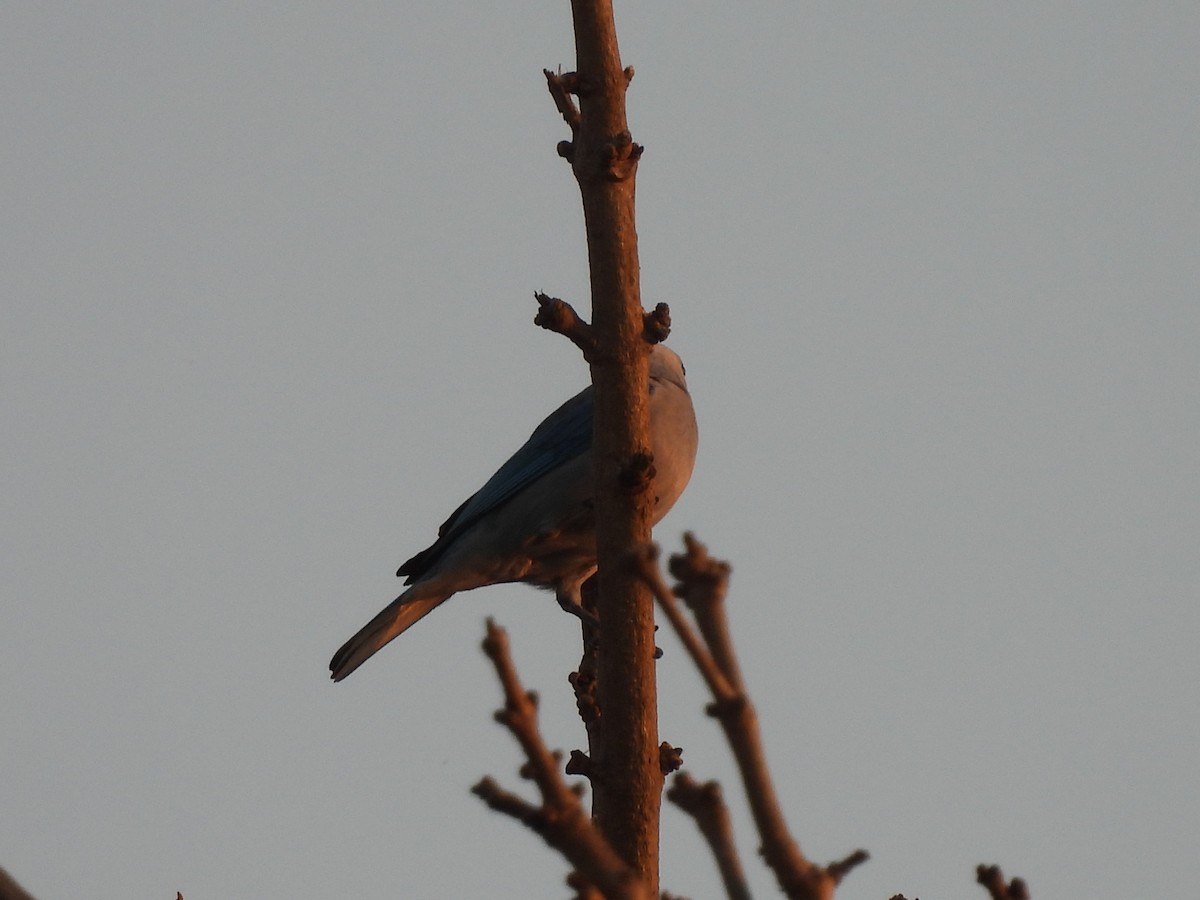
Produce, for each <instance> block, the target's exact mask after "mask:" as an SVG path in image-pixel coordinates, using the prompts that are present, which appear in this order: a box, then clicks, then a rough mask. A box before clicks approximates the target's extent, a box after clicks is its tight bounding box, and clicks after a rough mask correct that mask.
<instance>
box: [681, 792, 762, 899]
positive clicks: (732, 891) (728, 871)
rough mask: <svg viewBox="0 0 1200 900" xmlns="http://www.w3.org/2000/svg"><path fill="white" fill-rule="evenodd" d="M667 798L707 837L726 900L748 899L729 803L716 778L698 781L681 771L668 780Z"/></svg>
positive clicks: (748, 890) (744, 874)
mask: <svg viewBox="0 0 1200 900" xmlns="http://www.w3.org/2000/svg"><path fill="white" fill-rule="evenodd" d="M667 799H668V800H669V801H670V802H672V803H674V804H675V805H676V806H678V807H679V808H680V809H682V810H683V811H684V812H685V813H687V814H688V815H689V816H691V817H692V820H693V821H694V822H695V823H696V827H697V828H699V829H700V833H701V834H702V835H704V839H705V840H706V841H708V846H709V849H710V850H712V855H713V858H714V859H715V860H716V862H717V869H718V870H719V871H720V873H721V881H722V882H724V884H725V895H726V896H727V897H729V900H750V886H749V884H747V882H746V873H745V871H744V870H743V869H742V861H741V859H740V858H739V856H738V852H737V846H736V845H735V844H734V840H733V824H732V823H731V822H730V819H729V807H727V806H726V805H725V800H724V798H722V796H721V786H720V785H719V784H717V782H715V781H706V782H705V783H704V784H698V783H697V782H696V781H695V779H693V778H692V777H691V776H690V775H688V774H687V773H686V772H681V773H679V774H678V775H676V776H675V777H674V778H673V779H672V780H671V787H670V788H668V789H667Z"/></svg>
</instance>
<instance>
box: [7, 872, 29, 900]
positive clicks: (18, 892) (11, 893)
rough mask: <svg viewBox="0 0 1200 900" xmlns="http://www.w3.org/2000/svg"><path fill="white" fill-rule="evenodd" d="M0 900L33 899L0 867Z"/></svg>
mask: <svg viewBox="0 0 1200 900" xmlns="http://www.w3.org/2000/svg"><path fill="white" fill-rule="evenodd" d="M0 900H33V897H32V896H31V895H30V894H29V893H28V892H27V891H26V890H25V888H23V887H21V885H19V884H18V883H17V879H15V878H13V877H12V876H11V875H9V874H8V872H6V871H5V870H4V869H3V868H2V867H0Z"/></svg>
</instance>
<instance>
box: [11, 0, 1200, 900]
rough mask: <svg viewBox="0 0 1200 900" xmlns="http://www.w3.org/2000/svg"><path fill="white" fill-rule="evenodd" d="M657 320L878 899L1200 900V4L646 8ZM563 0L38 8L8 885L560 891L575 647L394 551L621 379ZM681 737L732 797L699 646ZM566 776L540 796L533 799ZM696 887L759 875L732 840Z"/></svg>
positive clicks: (835, 854) (761, 620)
mask: <svg viewBox="0 0 1200 900" xmlns="http://www.w3.org/2000/svg"><path fill="white" fill-rule="evenodd" d="M617 13H618V27H619V30H620V35H621V41H622V51H623V56H624V60H625V62H626V63H628V64H632V65H634V66H635V67H636V69H637V77H636V78H635V80H634V82H633V86H632V90H631V93H630V118H631V126H632V129H633V133H634V137H635V139H636V140H638V141H639V142H641V143H643V144H645V145H646V147H647V150H646V155H645V157H644V161H643V163H642V165H641V168H640V172H639V180H638V189H639V190H638V200H639V204H638V206H639V208H638V212H639V233H640V238H641V258H642V265H643V294H644V298H645V300H646V302H647V303H648V304H653V303H656V302H659V301H667V302H669V303H670V304H671V307H672V313H673V317H674V321H675V325H676V330H675V333H674V334H673V336H672V339H671V344H672V346H673V347H675V348H676V350H678V351H679V352H680V354H681V355H682V356H683V357H684V359H685V361H686V362H687V365H688V374H689V381H690V384H691V387H692V393H693V396H694V398H695V401H696V406H697V410H698V414H699V416H700V419H701V450H700V459H699V462H698V464H697V469H696V473H695V476H694V478H693V481H692V485H691V488H690V489H689V492H688V494H687V495H686V496H685V497H684V499H683V501H682V502H681V503H680V504H679V506H678V507H676V510H675V511H674V512H673V513H672V514H671V516H670V517H669V518H668V519H667V520H666V521H665V522H664V523H663V524H662V525H661V526H660V528H659V529H658V537H659V539H660V540H661V541H663V542H664V543H665V544H666V545H667V547H668V548H671V549H673V548H674V547H676V546H677V544H678V535H679V533H680V532H681V531H683V530H684V529H693V530H695V531H696V532H697V533H698V534H699V536H700V537H701V538H702V539H703V540H705V541H707V542H708V543H709V545H710V547H711V549H712V551H713V553H715V554H716V555H718V556H721V557H724V558H727V559H729V560H730V561H731V562H732V563H733V565H734V581H733V588H732V593H731V597H730V602H731V614H732V617H733V620H734V625H735V628H736V634H737V639H738V641H739V645H740V648H741V651H742V654H743V658H744V666H745V670H746V677H747V679H748V682H749V685H750V687H751V689H752V691H753V694H754V698H755V700H756V702H757V703H758V705H759V708H760V713H761V716H762V720H763V726H764V730H765V733H766V738H767V740H768V749H769V753H770V757H771V760H772V762H773V763H774V771H775V775H776V778H777V779H778V782H779V788H780V792H781V795H782V801H783V804H784V806H785V808H786V810H787V812H788V815H789V818H790V821H791V823H792V825H793V828H794V831H795V834H796V836H797V838H798V839H799V840H800V842H801V844H802V846H803V847H804V849H805V850H806V851H807V852H808V853H809V854H810V855H811V856H812V857H813V858H814V859H816V860H818V861H822V862H824V861H828V860H831V859H834V858H840V857H841V856H843V855H844V854H846V853H847V852H849V851H851V850H853V849H854V848H856V847H860V846H863V847H866V848H868V849H869V850H870V851H871V853H872V857H873V858H872V861H871V862H870V863H869V864H868V865H867V866H865V867H863V868H861V869H859V870H858V871H856V872H855V873H854V874H853V875H852V877H851V878H850V880H849V881H848V882H847V883H846V885H845V886H844V888H843V890H842V891H841V893H840V894H839V896H840V897H845V898H880V897H886V896H890V895H891V894H892V893H895V892H904V893H905V894H906V895H907V896H909V897H920V898H921V900H941V898H947V900H948V898H961V897H970V896H973V895H974V896H982V892H981V891H980V890H979V889H978V888H975V887H973V886H972V885H971V879H972V874H973V867H974V865H975V864H976V863H978V862H999V863H1001V864H1002V865H1003V866H1004V868H1005V870H1006V872H1009V873H1011V874H1019V875H1022V876H1024V877H1025V878H1027V879H1028V881H1029V882H1030V884H1031V886H1032V889H1033V891H1034V894H1035V897H1040V898H1050V897H1057V898H1070V897H1081V898H1082V897H1088V898H1092V897H1112V898H1126V897H1133V896H1142V897H1161V898H1172V897H1181V898H1182V897H1191V896H1194V892H1195V871H1194V870H1195V852H1196V851H1195V847H1196V841H1197V838H1200V777H1198V776H1197V763H1198V762H1200V759H1198V753H1197V748H1198V747H1200V690H1198V685H1200V654H1198V653H1197V652H1196V646H1197V642H1198V640H1200V610H1198V608H1197V587H1198V582H1200V578H1198V575H1200V563H1198V562H1197V559H1198V556H1200V555H1198V554H1197V549H1196V545H1197V538H1198V537H1200V513H1198V509H1200V506H1198V501H1200V496H1198V494H1200V491H1198V478H1197V462H1198V460H1197V455H1198V454H1197V450H1196V447H1197V446H1198V444H1200V415H1198V404H1197V393H1198V390H1200V377H1198V376H1200V354H1198V351H1197V346H1198V344H1197V341H1198V338H1200V328H1198V324H1200V322H1198V320H1200V307H1198V305H1197V300H1198V297H1197V293H1198V291H1197V285H1198V284H1200V272H1198V271H1197V270H1198V268H1200V266H1198V265H1197V247H1198V246H1200V194H1198V191H1197V188H1198V181H1200V179H1198V177H1197V174H1198V173H1197V162H1196V161H1197V159H1200V125H1198V123H1200V117H1198V116H1197V112H1196V98H1197V96H1200V63H1198V62H1197V55H1196V52H1195V40H1196V35H1197V34H1200V7H1197V6H1196V5H1195V4H1193V3H1140V4H1133V3H1091V4H1059V3H1051V4H1046V3H1036V4H1023V3H1007V4H979V3H941V4H919V5H918V4H858V5H853V6H851V5H846V4H825V5H820V6H811V5H793V4H765V3H739V4H726V3H719V4H718V3H696V2H693V3H679V2H676V3H671V2H659V3H654V4H636V5H635V4H619V5H618V9H617ZM573 46H574V45H573V41H572V36H571V32H570V21H569V13H568V9H567V4H565V3H545V4H534V5H529V4H526V5H524V6H523V7H519V8H518V7H514V6H512V5H511V4H507V5H489V4H467V3H455V2H443V3H438V4H396V3H387V4H383V3H379V4H362V3H341V4H330V5H328V6H313V5H311V4H295V3H270V4H267V3H238V4H233V3H219V4H205V5H196V4H191V5H182V4H161V3H108V4H91V5H87V4H63V3H53V2H47V3H36V4H24V3H21V4H9V5H8V6H7V7H6V8H5V11H4V12H3V13H2V14H0V112H2V114H3V120H4V122H5V126H4V129H3V134H2V136H0V159H2V167H3V168H2V177H3V186H2V191H3V194H2V208H3V215H2V217H0V228H2V229H3V233H2V234H0V238H2V239H0V261H2V266H0V270H2V273H3V274H2V275H0V277H2V279H3V282H2V283H3V306H2V315H3V328H2V330H0V341H2V342H3V346H2V352H0V434H2V437H0V442H2V446H3V452H2V454H0V490H2V492H3V497H4V504H3V515H2V516H0V528H2V529H3V531H2V533H0V543H2V545H3V548H4V551H3V566H2V568H0V596H2V598H3V607H2V609H3V612H2V614H0V684H3V691H2V692H0V722H2V723H3V724H2V726H0V763H2V766H3V772H4V777H3V783H2V784H0V809H2V810H3V814H2V815H0V865H3V866H5V867H7V868H9V869H10V870H11V871H12V872H13V874H14V875H16V876H17V877H18V878H19V879H21V880H22V881H23V882H24V883H25V884H26V886H27V887H28V888H29V889H30V890H31V891H33V892H34V893H35V894H37V895H38V896H40V897H44V898H52V897H94V898H102V900H103V898H112V900H117V898H165V897H173V896H174V892H175V891H176V890H180V891H183V893H184V896H185V897H186V898H187V900H206V898H214V900H215V898H221V900H230V898H261V897H281V898H282V897H289V898H295V897H313V898H316V897H329V896H347V897H364V898H368V897H379V898H383V897H393V896H405V897H431V898H432V897H480V896H488V897H496V898H525V897H529V896H545V897H554V896H565V895H566V893H567V891H566V889H565V888H564V887H562V885H561V877H562V874H563V872H564V870H565V867H564V866H563V864H562V863H561V862H560V861H559V860H558V859H557V858H556V857H555V855H554V854H553V853H551V852H550V851H549V850H547V849H546V848H544V847H543V846H542V844H541V843H540V842H539V841H538V840H537V839H536V838H535V837H534V836H533V835H531V834H530V833H528V832H526V831H524V830H522V829H521V828H519V827H518V826H516V825H515V824H513V823H511V822H509V821H507V820H503V819H501V818H499V817H497V816H495V815H493V814H491V813H489V812H487V811H486V810H485V809H483V808H482V806H481V805H480V804H479V802H478V801H477V800H476V799H475V798H473V797H471V796H470V795H469V794H468V792H467V789H468V786H469V785H470V784H472V783H473V782H474V781H476V780H477V779H478V778H479V776H481V775H483V774H485V773H491V774H494V775H495V776H497V777H498V778H499V779H500V780H501V781H502V782H504V783H505V784H507V785H509V786H518V787H522V786H521V785H520V783H519V781H518V779H517V776H516V774H515V767H516V765H517V764H518V762H519V758H518V755H517V752H516V750H515V748H514V747H513V746H512V743H511V741H510V739H509V738H508V737H507V735H506V734H505V733H504V732H503V731H502V730H501V729H500V728H499V727H498V726H497V725H495V723H494V722H492V720H491V712H492V710H493V709H494V708H495V706H496V705H497V704H498V701H499V689H498V688H497V686H496V685H495V683H494V681H493V679H492V678H491V677H490V675H489V671H488V668H487V665H486V662H485V661H484V659H483V658H482V656H481V654H480V653H479V651H478V641H479V639H480V637H481V636H482V621H483V618H484V616H485V615H487V614H493V615H495V616H497V617H498V618H499V619H500V620H501V622H502V623H503V624H505V625H506V626H508V628H509V629H510V632H511V633H512V636H513V642H514V647H515V651H516V654H517V659H518V663H519V666H520V669H521V671H522V674H523V676H524V677H525V679H526V681H527V683H528V684H529V685H530V686H531V687H536V688H538V689H539V690H540V691H541V693H542V695H543V700H544V702H543V706H544V711H543V727H544V730H545V733H546V736H547V738H548V740H549V741H550V742H551V743H552V744H554V745H556V746H561V747H564V748H568V749H569V748H571V747H576V746H580V745H581V744H582V742H583V736H582V733H581V729H580V727H579V725H578V722H577V721H576V720H575V719H574V717H573V704H572V699H571V697H570V694H569V689H568V688H567V685H566V675H567V673H568V672H569V671H570V670H571V668H572V667H573V666H574V665H575V663H576V662H577V660H578V649H577V641H576V634H577V629H576V628H575V627H574V626H573V624H572V622H571V621H569V620H568V619H567V618H566V617H564V616H563V615H562V614H561V613H559V612H558V610H557V609H556V607H555V606H554V603H553V600H552V599H551V598H549V597H548V596H546V595H540V594H537V593H535V592H533V591H531V590H529V589H527V588H520V587H512V588H493V589H488V590H485V591H480V592H476V593H475V594H468V595H465V596H462V597H460V598H456V599H455V600H454V601H453V602H451V603H449V604H447V605H446V607H444V608H443V609H441V610H439V611H438V613H437V614H435V615H434V616H432V617H431V618H430V619H428V620H427V621H425V622H423V623H422V624H421V625H420V626H419V627H418V628H417V629H416V630H414V631H413V632H412V633H411V634H408V635H405V637H404V638H403V639H402V640H401V641H399V642H397V643H396V644H395V645H393V646H391V647H389V648H388V649H387V650H385V651H384V652H383V653H381V654H380V655H379V656H378V657H377V658H376V659H374V660H372V661H371V663H370V664H369V665H367V666H366V667H364V668H363V669H362V670H361V671H360V672H358V673H356V674H355V675H354V676H353V677H352V678H351V679H350V680H349V681H348V682H346V683H345V684H341V685H337V686H334V685H332V684H330V683H329V682H328V680H327V671H326V663H327V661H328V659H329V656H330V655H331V654H332V652H333V651H334V650H335V649H336V648H337V647H338V646H339V645H340V644H341V643H342V641H343V640H345V639H346V638H347V637H348V636H349V635H350V634H351V633H353V632H354V631H355V630H357V629H358V628H359V626H361V625H362V624H363V623H364V622H365V621H366V620H367V619H368V618H369V617H370V616H371V615H373V614H374V613H375V612H376V611H377V609H378V608H380V607H381V606H382V605H383V604H384V603H385V602H386V601H388V600H390V599H391V598H392V597H393V596H394V595H395V593H397V587H398V583H397V581H396V579H395V578H393V576H392V573H393V571H394V570H395V567H396V566H397V564H398V563H400V562H401V561H402V560H404V559H405V558H407V557H408V556H409V555H411V553H413V552H414V551H416V550H419V549H421V548H422V547H424V546H425V545H426V544H427V543H428V542H429V541H430V540H431V539H432V537H433V536H434V534H435V531H436V527H437V525H438V524H439V523H440V522H441V521H442V519H443V518H444V517H445V516H446V515H447V514H448V513H449V512H450V511H451V510H452V509H454V507H455V506H456V505H457V504H458V503H459V502H460V501H461V500H462V499H463V498H465V497H466V496H467V495H468V494H469V493H470V492H472V491H473V490H474V489H475V488H477V487H478V486H479V485H480V484H481V483H482V481H483V480H484V479H485V478H486V477H487V476H488V475H489V474H490V473H491V472H492V471H493V470H494V468H495V467H496V466H497V465H498V464H499V463H500V462H501V461H502V460H503V459H504V458H505V457H506V456H507V455H508V453H509V452H511V451H512V450H513V449H515V448H516V447H517V446H518V445H519V444H520V443H521V441H523V440H524V438H525V437H526V436H527V435H528V433H529V431H530V430H531V429H532V428H533V426H534V425H536V424H537V422H538V421H540V419H541V418H542V416H544V415H545V414H546V413H548V412H549V411H550V410H551V409H553V408H554V406H555V405H557V403H559V402H561V401H562V400H563V399H565V398H566V397H568V396H569V395H571V394H572V393H574V392H575V391H576V390H578V389H579V387H580V386H581V385H582V384H583V383H584V381H585V379H586V371H585V369H584V367H583V365H582V363H581V361H580V360H579V358H578V355H577V353H576V351H575V350H574V349H573V348H572V347H571V346H570V345H569V344H568V343H567V342H566V341H564V340H562V339H561V338H558V337H556V336H553V335H549V334H547V333H545V332H541V331H539V330H538V329H535V328H534V327H533V326H532V324H531V320H532V316H533V313H534V311H535V307H534V303H533V300H532V292H533V291H534V290H535V289H544V290H546V291H549V292H551V293H556V294H559V295H561V296H564V297H567V298H571V299H574V300H576V301H578V302H579V305H580V307H581V308H584V307H585V306H586V281H585V278H586V266H585V251H584V245H583V237H582V228H581V216H580V211H579V205H578V196H577V191H576V189H575V186H574V184H573V182H572V180H571V176H570V173H569V170H568V168H567V167H566V165H565V164H564V163H563V162H562V161H561V160H559V159H558V158H557V157H556V156H555V153H554V145H555V143H556V142H557V141H558V140H560V139H562V138H563V137H564V136H565V132H564V127H563V126H562V124H561V121H559V119H558V117H557V116H556V114H555V111H554V108H553V105H552V103H551V101H550V98H549V97H548V95H547V94H546V91H545V87H544V84H543V79H542V75H541V69H542V68H543V67H556V66H559V65H561V66H563V67H564V68H570V67H571V66H572V62H573ZM662 644H663V646H664V649H665V651H666V655H665V657H664V658H663V660H662V662H661V667H660V673H661V679H660V690H661V692H662V697H663V709H662V714H661V724H662V736H663V738H664V739H666V740H669V741H671V742H672V743H674V744H677V745H680V746H682V747H683V748H684V750H685V755H684V759H685V761H686V763H687V765H688V768H689V770H690V771H691V772H692V773H693V774H694V775H695V776H696V777H698V778H701V779H706V778H712V777H715V778H719V779H722V780H723V781H724V782H725V783H726V787H727V791H728V792H729V793H730V794H731V796H732V797H733V798H734V804H735V810H736V814H737V822H738V825H739V828H740V832H739V837H740V844H741V847H742V850H743V852H744V854H745V856H746V858H747V864H748V866H749V867H750V868H751V869H752V871H753V872H754V879H755V880H754V884H755V886H756V888H757V889H758V892H759V893H760V894H762V895H763V896H770V895H772V891H771V889H770V887H771V884H772V882H771V879H770V877H769V875H767V874H766V873H765V872H764V871H763V870H762V869H761V868H760V867H759V866H758V864H757V861H756V859H755V857H754V849H755V847H756V840H755V837H754V835H753V833H752V832H751V830H750V829H749V827H748V819H747V816H746V814H745V812H744V806H743V805H742V803H741V801H740V798H738V796H737V792H736V790H735V788H736V781H735V775H734V774H733V772H732V770H731V767H730V764H729V755H728V752H727V750H726V748H725V747H724V746H723V744H722V743H721V740H720V739H719V732H718V730H717V729H716V727H715V726H714V725H713V723H711V722H710V721H708V720H707V719H705V717H704V716H703V714H702V712H701V707H702V705H703V703H704V699H705V698H704V695H703V692H702V690H701V686H700V682H699V679H698V677H697V676H696V675H695V674H694V672H693V671H692V670H691V668H690V666H689V665H688V663H687V662H686V659H685V658H684V655H683V653H682V652H681V650H680V649H679V647H678V645H677V644H676V643H675V641H674V640H673V639H672V638H671V637H669V636H665V635H664V637H663V638H662ZM523 789H526V790H528V786H523ZM663 825H664V829H663V847H664V860H663V885H664V887H665V888H667V889H669V890H671V891H673V892H676V893H681V894H686V895H688V896H691V897H695V898H697V900H699V898H705V897H716V896H718V895H719V890H718V885H717V881H716V876H715V873H714V872H713V870H712V867H711V864H710V862H709V860H708V857H707V854H706V853H705V851H704V849H703V847H702V845H701V842H700V840H699V838H698V837H697V835H696V834H695V832H694V829H693V828H692V827H691V825H690V823H689V822H688V821H686V820H685V819H684V818H683V817H682V816H681V815H679V814H676V813H675V812H674V811H672V810H669V809H668V810H667V811H666V813H665V814H664V820H663Z"/></svg>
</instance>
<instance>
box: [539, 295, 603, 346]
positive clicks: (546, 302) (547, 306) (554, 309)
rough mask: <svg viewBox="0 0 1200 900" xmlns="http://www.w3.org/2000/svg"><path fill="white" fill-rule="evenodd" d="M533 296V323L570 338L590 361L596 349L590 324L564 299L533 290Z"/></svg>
mask: <svg viewBox="0 0 1200 900" xmlns="http://www.w3.org/2000/svg"><path fill="white" fill-rule="evenodd" d="M533 296H534V299H536V300H537V302H538V311H537V315H536V316H534V317H533V324H534V325H539V326H541V327H542V328H545V329H546V330H548V331H553V332H556V333H558V334H561V335H564V336H565V337H568V338H570V340H571V343H573V344H574V345H575V346H576V347H578V348H579V349H580V350H581V351H583V358H584V359H586V360H587V361H588V362H591V360H592V355H593V353H594V351H595V349H596V339H595V338H594V337H593V336H592V326H591V325H589V324H588V323H587V322H585V321H584V320H583V319H582V318H581V317H580V315H579V313H577V312H575V307H573V306H571V304H570V303H568V302H567V301H566V300H559V299H558V298H557V297H551V296H549V295H548V294H543V293H542V292H541V291H535V292H534V295H533Z"/></svg>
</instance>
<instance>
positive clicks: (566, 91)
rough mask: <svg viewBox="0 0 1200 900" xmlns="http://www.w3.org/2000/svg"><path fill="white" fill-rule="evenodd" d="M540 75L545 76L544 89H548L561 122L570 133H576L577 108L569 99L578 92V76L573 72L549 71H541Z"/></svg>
mask: <svg viewBox="0 0 1200 900" xmlns="http://www.w3.org/2000/svg"><path fill="white" fill-rule="evenodd" d="M542 73H543V74H544V75H545V76H546V87H547V88H549V90H550V96H551V97H553V98H554V105H555V106H556V107H558V111H559V113H560V114H561V115H562V117H563V121H564V122H566V123H567V125H568V126H569V127H570V129H571V132H572V133H574V132H576V131H578V130H579V108H578V107H576V106H575V100H574V99H573V98H572V97H571V94H573V93H575V92H576V91H577V90H578V84H579V78H578V76H577V75H576V74H575V73H574V72H566V73H563V74H560V73H558V72H551V71H550V70H549V69H542Z"/></svg>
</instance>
